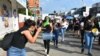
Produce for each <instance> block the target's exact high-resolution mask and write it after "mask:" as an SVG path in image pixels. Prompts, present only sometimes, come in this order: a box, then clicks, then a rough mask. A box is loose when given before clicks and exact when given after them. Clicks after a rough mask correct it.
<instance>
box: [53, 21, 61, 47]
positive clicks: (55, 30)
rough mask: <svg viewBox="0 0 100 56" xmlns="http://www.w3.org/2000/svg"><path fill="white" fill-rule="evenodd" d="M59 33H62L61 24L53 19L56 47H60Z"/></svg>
mask: <svg viewBox="0 0 100 56" xmlns="http://www.w3.org/2000/svg"><path fill="white" fill-rule="evenodd" d="M59 33H60V25H59V23H58V22H56V20H54V21H53V34H54V37H53V40H54V46H55V47H56V48H58V37H59Z"/></svg>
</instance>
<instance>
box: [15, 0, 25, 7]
mask: <svg viewBox="0 0 100 56" xmlns="http://www.w3.org/2000/svg"><path fill="white" fill-rule="evenodd" d="M16 1H17V3H18V5H19V6H18V8H26V7H27V6H26V5H27V0H16ZM20 5H21V6H20Z"/></svg>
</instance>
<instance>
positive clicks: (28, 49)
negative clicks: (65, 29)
mask: <svg viewBox="0 0 100 56" xmlns="http://www.w3.org/2000/svg"><path fill="white" fill-rule="evenodd" d="M26 51H27V52H35V53H37V54H40V55H45V54H43V53H41V52H40V51H42V52H43V50H33V49H31V48H29V47H26Z"/></svg>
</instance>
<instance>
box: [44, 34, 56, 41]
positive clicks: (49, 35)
mask: <svg viewBox="0 0 100 56" xmlns="http://www.w3.org/2000/svg"><path fill="white" fill-rule="evenodd" d="M53 37H54V35H53V33H42V38H43V40H52V39H53Z"/></svg>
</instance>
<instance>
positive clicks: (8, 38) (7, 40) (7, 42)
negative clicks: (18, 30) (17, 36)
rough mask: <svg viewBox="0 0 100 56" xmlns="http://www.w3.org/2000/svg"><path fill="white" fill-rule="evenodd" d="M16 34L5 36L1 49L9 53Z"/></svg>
mask: <svg viewBox="0 0 100 56" xmlns="http://www.w3.org/2000/svg"><path fill="white" fill-rule="evenodd" d="M14 33H15V32H11V33H7V34H6V35H5V36H4V38H3V40H2V41H1V46H0V48H2V49H3V50H5V51H7V50H8V49H9V48H10V47H11V42H12V39H13V36H14Z"/></svg>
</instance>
